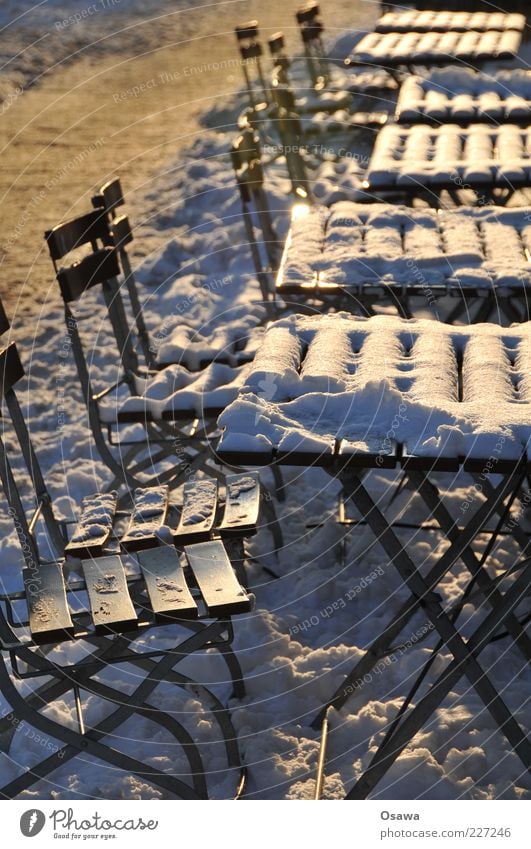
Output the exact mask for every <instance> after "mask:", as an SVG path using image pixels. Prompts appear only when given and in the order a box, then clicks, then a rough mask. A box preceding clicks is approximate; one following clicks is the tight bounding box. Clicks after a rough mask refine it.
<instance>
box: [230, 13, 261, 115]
mask: <svg viewBox="0 0 531 849" xmlns="http://www.w3.org/2000/svg"><path fill="white" fill-rule="evenodd" d="M234 33H235V35H236V40H237V42H238V47H239V50H240V56H241V58H242V63H241V64H242V71H243V76H244V79H245V85H246V89H247V93H248V95H249V101H250V104H251V107H252V108H253V109H255V108H257V106H258V99H257V91H256V87H257V83H258V88H259V89H260V90H261V91H260V92H259V93H258V97H260V96H262V97H263V100H264V101H265V103H268V102H269V95H268V91H267V86H266V84H265V79H264V75H263V73H262V65H261V62H260V59H261V57H262V55H263V50H262V45H261V44H260V42H259V40H258V21H246V22H245V23H243V24H239V25H238V26H237V27H235V28H234ZM251 67H254V68H255V70H256V76H255V78H254V79H253V76H252V74H251V73H250V69H251Z"/></svg>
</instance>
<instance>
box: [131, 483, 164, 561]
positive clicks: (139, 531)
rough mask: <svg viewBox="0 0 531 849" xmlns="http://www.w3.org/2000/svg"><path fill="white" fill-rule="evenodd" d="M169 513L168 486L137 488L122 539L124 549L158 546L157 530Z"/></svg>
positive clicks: (136, 549) (138, 549) (132, 549)
mask: <svg viewBox="0 0 531 849" xmlns="http://www.w3.org/2000/svg"><path fill="white" fill-rule="evenodd" d="M167 513H168V487H167V486H150V487H145V488H138V489H136V490H135V495H134V507H133V512H132V514H131V519H130V522H129V525H128V527H127V529H126V531H125V533H124V535H123V537H122V538H121V540H120V546H121V548H122V549H123V550H124V551H140V550H142V549H144V548H153V547H155V546H157V545H158V538H157V531H159V530H160V528H161V527H162V525H163V524H164V522H165V521H166V515H167Z"/></svg>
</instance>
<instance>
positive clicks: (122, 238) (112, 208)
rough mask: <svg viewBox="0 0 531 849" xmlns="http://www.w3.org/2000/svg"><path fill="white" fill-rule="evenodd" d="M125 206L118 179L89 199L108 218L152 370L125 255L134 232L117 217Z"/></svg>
mask: <svg viewBox="0 0 531 849" xmlns="http://www.w3.org/2000/svg"><path fill="white" fill-rule="evenodd" d="M124 204H125V199H124V193H123V190H122V184H121V182H120V179H119V177H114V178H113V179H112V180H109V182H107V183H104V185H103V186H101V188H100V190H99V192H97V194H95V195H94V197H93V198H92V205H93V206H94V207H95V208H96V209H101V210H103V211H104V212H105V214H106V215H107V220H108V223H109V227H110V229H111V233H112V239H113V244H114V246H115V248H116V249H117V251H118V253H119V256H120V264H121V266H122V269H123V273H124V276H125V285H126V287H127V291H128V294H129V301H130V304H131V309H132V312H133V316H134V321H135V325H136V332H137V334H138V339H139V342H140V346H141V348H142V352H143V354H144V358H145V360H146V364H147V365H148V367H149V368H155V367H156V363H155V356H154V353H153V348H152V345H151V341H150V338H149V333H148V330H147V327H146V323H145V321H144V313H143V311H142V306H141V303H140V296H139V293H138V287H137V284H136V280H135V275H134V273H133V269H132V267H131V261H130V259H129V255H128V253H127V247H128V245H130V244H131V242H132V241H133V231H132V229H131V225H130V223H129V218H128V217H127V215H120V214H119V212H118V210H119V207H122V206H123V205H124Z"/></svg>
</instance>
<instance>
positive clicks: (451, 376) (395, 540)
mask: <svg viewBox="0 0 531 849" xmlns="http://www.w3.org/2000/svg"><path fill="white" fill-rule="evenodd" d="M530 334H531V323H529V322H528V323H526V324H524V325H514V326H512V327H511V328H500V327H497V326H495V325H490V324H484V325H481V326H480V327H477V326H473V327H471V326H467V327H460V328H456V327H451V328H450V327H448V326H447V325H443V324H440V323H439V322H434V321H430V320H423V321H420V320H413V321H411V320H410V321H404V320H403V319H400V318H393V317H391V316H378V317H371V318H369V319H363V318H359V317H354V316H348V315H346V314H335V315H328V316H311V317H304V316H290V317H288V318H285V319H282V320H281V321H278V322H275V323H274V324H272V325H271V326H270V328H269V330H268V333H267V334H266V337H265V339H264V342H263V345H262V347H261V349H260V351H259V352H258V354H257V356H256V358H255V362H254V364H253V368H252V369H251V371H250V373H249V375H248V377H247V381H246V386H245V387H244V388H243V389H242V391H241V393H240V395H239V398H238V399H237V401H236V402H234V403H233V405H231V406H230V407H229V408H228V409H227V410H226V411H225V412H224V413H223V414H222V416H221V417H220V420H219V421H220V426H221V428H222V438H221V441H220V443H219V445H218V453H219V454H220V456H221V457H222V458H223V459H224V461H225V462H229V461H231V460H232V461H234V460H236V459H238V461H239V462H245V463H248V464H250V463H251V462H252V463H253V464H255V465H260V464H262V463H266V464H271V463H278V464H286V465H294V466H300V467H308V468H314V467H320V468H322V469H323V470H325V471H326V472H327V473H328V474H329V475H331V476H332V477H333V478H334V479H337V478H339V480H340V481H341V483H342V487H343V491H344V495H345V498H346V500H347V501H348V502H350V503H352V504H353V505H354V507H355V508H356V510H357V512H358V513H359V514H360V516H361V519H362V520H363V521H364V522H366V524H367V525H368V526H369V528H370V529H371V531H372V532H373V534H374V537H375V540H376V541H377V542H378V544H379V545H380V546H381V547H382V548H383V549H384V552H385V554H386V555H387V557H388V558H389V561H388V562H389V568H393V569H396V570H397V572H398V575H399V576H400V578H401V581H402V584H403V586H404V588H405V589H407V590H408V593H409V597H408V598H407V599H406V600H405V601H404V602H402V603H401V604H400V607H399V610H398V611H396V612H395V615H394V616H393V617H392V619H391V621H390V622H389V624H388V625H387V626H386V627H385V629H384V630H383V631H381V632H380V633H379V634H378V635H377V637H376V638H375V639H374V641H373V642H372V644H371V645H370V646H369V648H368V649H367V650H366V651H365V652H364V653H363V655H362V656H361V658H360V660H359V661H358V663H356V665H355V667H354V669H352V670H350V671H349V672H348V673H347V675H346V677H345V679H344V681H343V683H342V684H341V686H340V687H339V688H338V689H337V691H336V692H335V693H334V694H332V696H331V698H330V699H329V700H327V703H326V704H325V705H324V706H323V709H322V710H321V711H320V712H319V714H318V715H317V716H316V717H315V720H314V723H313V727H315V728H316V729H319V728H320V727H322V730H323V734H324V736H323V746H324V745H325V739H328V741H329V745H330V746H331V745H332V742H331V741H332V737H333V733H334V727H333V709H335V710H340V709H341V708H342V707H343V706H344V705H345V703H346V702H347V700H348V699H349V698H350V696H352V694H353V693H354V692H357V691H358V690H359V689H360V688H362V687H363V684H364V681H366V680H371V676H370V673H371V670H373V669H374V668H375V667H377V668H378V671H379V673H380V674H382V676H383V675H384V672H385V669H386V668H388V667H389V666H391V665H392V661H393V658H392V657H391V660H390V662H389V663H385V660H386V658H388V657H389V656H392V655H393V653H394V654H395V655H397V656H398V658H400V657H401V654H402V653H401V652H400V651H399V646H400V644H399V646H398V648H397V645H396V644H397V640H399V638H400V636H401V635H402V634H403V633H404V629H405V628H406V626H407V625H408V623H410V622H411V620H412V617H413V616H414V615H415V614H416V613H418V612H422V614H423V615H424V616H425V618H426V620H427V621H426V625H427V626H428V627H427V631H426V632H425V633H429V634H432V635H433V636H438V638H439V642H438V644H437V645H436V646H435V647H434V655H433V658H434V657H435V656H436V653H438V652H439V651H440V649H441V647H442V646H445V648H446V650H447V651H449V652H450V654H451V655H452V658H451V660H450V663H449V664H448V665H447V667H446V669H445V670H444V672H443V673H442V674H441V675H438V676H436V677H435V680H434V682H433V684H432V687H431V689H430V690H429V691H428V693H427V695H423V697H422V698H416V693H417V691H418V688H419V686H420V684H421V683H422V681H423V680H424V678H425V676H426V675H427V673H428V672H429V671H430V668H431V666H432V663H433V658H430V663H429V664H428V665H427V668H426V669H425V670H424V669H423V670H422V673H423V675H422V679H420V678H419V680H418V681H417V682H415V687H414V688H413V689H412V690H411V692H410V693H409V694H407V696H406V698H405V699H404V702H403V704H402V706H401V708H400V709H399V711H398V713H397V716H396V719H395V720H394V721H393V723H392V724H391V726H390V728H389V730H388V733H387V734H386V735H385V737H384V740H383V741H382V744H381V745H380V746H379V749H378V752H377V754H376V755H375V756H374V758H373V759H372V762H371V763H370V765H369V766H368V767H367V768H366V769H364V770H363V772H362V775H361V776H360V777H359V779H358V780H357V782H356V784H355V786H354V788H353V789H352V790H351V791H350V792H349V794H348V796H347V798H366V797H367V796H368V795H369V794H370V793H371V792H372V790H373V789H374V787H375V786H376V784H377V782H378V781H380V780H381V778H382V777H383V775H385V773H386V772H387V770H388V769H389V767H390V766H391V765H392V763H393V762H394V760H396V758H397V757H398V756H399V754H400V752H401V751H402V750H403V748H404V746H405V745H407V743H408V742H409V741H410V740H411V739H412V738H413V736H414V735H415V734H416V733H417V732H418V731H419V730H420V729H421V728H422V726H423V725H424V723H425V722H426V721H427V720H428V719H429V718H430V717H431V716H432V714H433V712H434V711H435V710H437V708H438V706H439V704H440V703H441V702H442V700H443V699H444V698H445V697H446V695H447V694H448V693H449V692H450V691H451V689H452V687H454V686H455V684H456V683H457V682H458V681H459V680H460V678H461V677H463V676H464V677H466V678H467V679H468V682H469V684H470V686H471V687H472V688H473V690H474V691H475V692H476V693H477V695H478V696H479V698H480V699H481V701H482V702H483V705H484V706H485V708H486V710H487V711H488V712H489V713H490V715H491V717H492V719H493V721H494V723H495V725H496V726H497V729H498V730H499V731H500V733H502V734H503V735H504V736H505V737H506V739H507V741H508V742H509V744H510V747H511V749H512V750H513V751H514V753H515V754H516V755H517V757H518V758H519V760H520V761H521V763H522V764H523V767H524V769H525V770H526V771H528V772H529V771H531V744H530V742H529V740H528V739H527V737H526V734H525V732H524V730H523V729H522V727H521V725H520V724H519V722H518V720H517V718H516V716H515V715H514V714H513V712H512V711H511V709H510V708H509V707H508V705H507V704H506V702H505V700H504V699H505V698H507V696H506V695H504V697H502V696H501V695H500V693H499V692H498V690H497V688H496V686H495V684H494V682H493V681H492V673H489V672H487V671H486V670H485V669H483V668H482V666H481V665H480V662H479V659H478V657H479V654H480V652H481V651H482V650H483V649H484V648H485V647H486V645H487V644H488V643H489V642H490V641H491V640H492V639H494V638H500V639H501V638H503V639H510V640H511V647H510V649H511V651H514V652H518V653H519V654H520V655H521V656H522V657H523V658H524V661H525V663H526V664H528V663H529V660H530V659H531V639H530V638H529V636H528V634H527V633H526V628H525V626H526V624H527V620H524V619H522V620H521V619H520V616H521V615H522V614H521V613H518V607H519V605H520V604H521V603H522V602H523V601H524V600H525V599H526V597H527V595H528V593H529V588H530V586H531V557H530V554H529V549H530V539H529V535H528V534H527V533H526V532H525V530H524V529H523V527H522V526H521V523H520V521H519V518H518V517H519V516H521V513H522V511H523V509H524V507H525V505H526V504H527V503H528V500H529V492H528V491H527V492H526V491H525V488H524V487H525V483H526V480H527V485H528V481H529V478H528V475H529V470H530V461H529V445H530V444H531V428H530V425H529V422H530V419H529V417H528V415H527V413H525V412H524V406H525V407H529V404H530V396H529V393H528V390H527V379H526V376H527V374H528V371H529V357H530V351H531V348H530V344H531V335H530ZM520 375H522V382H521V383H519V379H520ZM386 383H387V384H388V385H387V386H386V385H385V384H386ZM264 386H267V387H268V390H269V391H268V392H267V395H266V393H265V392H264V391H263V390H262V391H260V387H264ZM375 387H376V391H375ZM380 387H381V389H380ZM395 393H396V394H395ZM502 398H503V402H502V403H503V409H498V408H496V406H495V404H493V399H500V401H501V399H502ZM364 399H365V403H364ZM401 405H403V413H402V415H403V416H405V418H404V419H403V420H401V419H400V415H399V413H400V411H401ZM243 409H244V410H245V415H244V416H242V415H241V413H242V410H243ZM434 409H436V410H437V415H436V417H435V418H434V417H433V411H434ZM309 410H314V411H315V415H314V416H313V417H312V416H311V413H309ZM288 411H289V412H288ZM295 411H300V413H299V419H297V418H296V413H295ZM286 414H287V415H286ZM468 415H472V416H473V429H471V430H470V431H469V430H468V429H467V427H468V426H467V425H465V424H464V419H465V418H466V417H467V416H468ZM395 416H396V417H397V419H396V422H395V418H394V417H395ZM454 416H455V417H456V419H457V420H458V422H459V424H458V429H460V433H461V438H462V441H461V442H457V443H456V442H455V441H454V439H455V436H456V434H455V430H454V429H453V422H454ZM462 417H463V419H462ZM406 419H407V421H408V422H412V421H413V422H415V424H414V425H413V426H411V425H406V423H405V422H406ZM471 423H472V419H471ZM470 426H471V425H470ZM405 427H409V428H411V430H410V432H408V433H404V428H405ZM386 431H387V433H386ZM401 431H402V436H401ZM478 434H481V437H480V436H479V435H478ZM371 469H380V470H382V469H384V470H385V469H395V470H397V473H396V479H397V483H398V484H399V485H401V486H402V487H404V486H406V485H407V486H408V487H409V489H410V490H411V491H412V492H414V493H415V494H416V496H418V498H417V499H416V501H415V510H416V511H417V512H418V510H419V507H420V504H421V505H422V507H423V509H424V510H425V516H426V517H429V518H430V519H432V520H435V522H436V523H437V526H438V527H437V530H438V531H440V533H441V535H442V536H443V538H446V541H447V543H448V545H447V547H446V548H445V549H444V552H443V553H442V554H441V556H440V557H438V559H437V561H436V562H435V563H434V564H432V565H431V566H430V568H429V570H428V571H427V572H426V571H425V570H422V571H421V570H420V568H419V565H418V564H416V563H415V562H413V559H412V557H411V555H410V553H409V552H408V550H407V543H404V542H403V540H402V539H401V538H400V536H399V534H398V533H397V530H396V529H395V519H396V516H395V515H394V512H395V511H394V508H393V509H391V504H384V503H383V499H382V497H381V493H380V494H379V495H377V496H376V495H374V494H372V491H371V490H372V486H371V476H370V471H371ZM445 472H453V473H454V474H455V473H458V472H459V473H460V474H462V475H470V476H471V479H472V481H473V482H474V484H475V496H474V497H473V498H472V500H471V502H468V501H467V502H466V507H465V504H463V507H462V509H461V511H460V515H459V517H458V518H455V515H452V513H451V512H450V504H449V503H448V501H447V498H446V495H445V493H444V490H443V487H444V479H443V480H441V479H440V478H439V474H440V473H445ZM451 494H452V493H451V492H450V501H451ZM518 500H519V503H518ZM505 527H509V528H510V529H511V535H512V536H513V539H514V541H515V543H516V545H517V547H518V549H519V551H518V554H517V555H516V556H515V558H514V562H513V563H512V564H511V566H510V567H509V568H508V569H507V570H506V571H505V572H504V573H503V574H501V575H497V577H494V578H493V577H492V574H491V573H489V571H488V565H489V562H490V558H491V556H493V555H495V552H496V546H497V543H498V539H499V537H500V535H501V534H502V533H503V530H504V528H505ZM478 547H480V551H481V553H478ZM456 565H458V566H459V568H460V569H462V567H463V566H464V567H465V569H466V570H467V571H468V572H469V574H470V579H469V582H468V584H467V585H466V586H465V588H464V590H463V592H462V594H461V596H460V597H459V598H458V599H457V601H455V602H454V603H452V604H451V605H450V604H448V605H447V606H445V605H444V603H443V597H442V596H443V593H441V594H439V592H438V590H439V585H440V582H442V581H443V580H444V579H445V576H448V575H449V573H450V571H451V570H452V569H453V568H454V567H455V566H456ZM441 590H442V587H441ZM465 604H475V609H476V613H477V615H478V617H479V615H480V611H481V612H483V613H484V615H483V619H482V621H481V622H480V624H477V620H475V622H476V627H475V630H474V633H473V635H472V636H470V637H468V638H467V639H465V636H464V635H463V634H462V632H461V630H460V624H459V619H458V617H459V614H460V612H461V611H462V610H463V607H464V605H465ZM484 608H486V611H484ZM489 608H490V609H489ZM353 627H355V624H354V625H353ZM426 680H428V679H426ZM382 687H383V689H384V691H385V678H384V680H383V684H382ZM414 698H416V704H415V707H411V703H412V701H413V699H414ZM343 745H344V741H343ZM325 764H326V753H325V751H324V749H323V750H322V751H321V758H320V775H319V776H318V781H317V784H318V786H322V775H323V769H324V765H325Z"/></svg>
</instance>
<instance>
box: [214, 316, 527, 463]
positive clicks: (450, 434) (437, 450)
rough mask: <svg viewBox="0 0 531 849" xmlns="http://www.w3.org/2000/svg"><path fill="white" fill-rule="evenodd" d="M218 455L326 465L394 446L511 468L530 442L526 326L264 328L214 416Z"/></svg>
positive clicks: (388, 322)
mask: <svg viewBox="0 0 531 849" xmlns="http://www.w3.org/2000/svg"><path fill="white" fill-rule="evenodd" d="M218 421H219V425H220V427H221V428H222V429H223V436H222V439H221V441H220V444H219V452H220V454H221V455H222V456H230V455H231V454H232V455H240V456H241V455H247V461H248V462H250V461H251V460H253V462H257V463H260V462H269V461H271V460H272V459H274V458H275V457H276V458H277V460H278V461H283V462H288V463H289V462H290V460H291V461H292V462H294V461H297V462H302V461H301V459H300V458H301V456H302V458H304V456H306V457H308V462H309V463H315V462H317V463H321V464H323V465H326V464H327V462H330V461H332V460H333V459H334V457H337V456H338V454H339V453H341V454H343V455H347V454H354V455H360V457H361V458H363V457H364V456H366V455H371V456H376V462H377V464H378V462H379V461H380V462H381V463H382V464H383V462H384V460H385V458H386V457H387V456H388V455H391V456H393V457H394V456H395V451H396V446H397V445H401V446H402V447H403V449H404V451H405V452H406V453H407V455H409V456H416V457H422V458H439V459H441V458H467V460H468V461H470V460H471V459H473V460H478V459H481V461H483V460H487V459H491V461H492V468H495V467H496V464H497V463H498V462H500V461H501V460H507V461H515V462H516V461H517V460H518V458H520V457H521V456H522V453H523V452H524V451H526V450H527V445H528V442H529V441H530V439H531V322H527V323H525V324H520V325H514V326H512V327H510V328H502V327H500V326H498V325H494V324H478V325H473V326H466V327H451V326H449V325H445V324H441V323H439V322H436V321H430V320H427V319H425V320H414V319H411V320H405V319H401V318H396V317H393V316H373V317H371V318H361V317H357V316H352V315H350V314H347V313H336V314H333V315H325V316H310V317H308V316H301V315H296V316H290V317H287V318H284V319H281V320H280V321H277V322H275V323H274V324H272V325H271V326H270V328H269V329H268V331H267V333H266V335H265V337H264V341H263V344H262V346H261V348H260V350H259V351H258V353H257V355H256V358H255V360H254V363H253V365H252V368H251V369H250V371H249V373H248V375H247V377H246V380H245V385H244V386H243V387H242V388H241V389H240V392H239V394H238V397H237V398H236V400H235V401H234V402H233V403H232V404H231V405H230V406H229V407H228V408H227V409H226V410H225V411H224V412H223V413H222V414H221V416H220V417H219V420H218Z"/></svg>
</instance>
